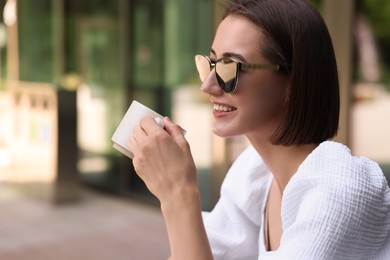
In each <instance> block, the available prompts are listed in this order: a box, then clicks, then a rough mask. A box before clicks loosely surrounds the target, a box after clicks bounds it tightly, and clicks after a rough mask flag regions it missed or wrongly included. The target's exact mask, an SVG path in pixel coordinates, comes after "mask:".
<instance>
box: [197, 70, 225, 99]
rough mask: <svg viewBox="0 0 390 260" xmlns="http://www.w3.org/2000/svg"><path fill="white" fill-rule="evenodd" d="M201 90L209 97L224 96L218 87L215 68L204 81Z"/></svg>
mask: <svg viewBox="0 0 390 260" xmlns="http://www.w3.org/2000/svg"><path fill="white" fill-rule="evenodd" d="M200 90H201V91H202V92H204V93H206V94H209V95H222V94H223V91H222V89H221V87H220V86H219V85H218V82H217V77H216V76H215V68H214V69H212V70H211V71H210V73H209V75H208V76H207V78H206V79H205V80H204V81H203V83H202V86H201V87H200Z"/></svg>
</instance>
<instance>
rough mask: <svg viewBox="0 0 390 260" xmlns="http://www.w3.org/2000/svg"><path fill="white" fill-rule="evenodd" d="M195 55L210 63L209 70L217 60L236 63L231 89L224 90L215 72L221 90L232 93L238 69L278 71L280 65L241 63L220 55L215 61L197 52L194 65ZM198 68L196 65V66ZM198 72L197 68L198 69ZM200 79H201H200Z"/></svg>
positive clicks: (213, 67)
mask: <svg viewBox="0 0 390 260" xmlns="http://www.w3.org/2000/svg"><path fill="white" fill-rule="evenodd" d="M197 56H202V57H204V58H205V59H206V60H207V61H208V62H209V65H210V72H211V71H212V70H213V69H215V68H216V65H217V63H218V62H221V61H223V60H229V61H231V62H234V63H235V64H236V67H237V69H236V75H235V84H234V87H233V88H232V90H231V91H226V90H225V89H224V87H223V86H221V83H220V80H222V79H221V78H220V76H219V75H218V74H217V72H215V76H216V78H217V82H218V85H219V87H220V88H221V89H222V91H223V92H224V93H228V94H230V93H233V92H234V91H235V90H236V88H237V84H238V76H239V72H240V71H245V70H273V71H279V70H280V65H278V64H253V63H252V64H251V63H243V62H239V61H237V60H235V59H233V58H230V57H222V58H219V59H218V60H216V61H215V62H213V61H212V60H211V59H210V57H209V56H207V55H204V54H197V55H195V65H196V57H197ZM196 67H197V68H198V66H196ZM198 72H199V70H198ZM201 80H202V79H201ZM202 82H203V80H202Z"/></svg>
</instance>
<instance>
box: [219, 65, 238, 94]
mask: <svg viewBox="0 0 390 260" xmlns="http://www.w3.org/2000/svg"><path fill="white" fill-rule="evenodd" d="M216 75H217V81H218V84H219V86H220V87H221V88H222V89H223V91H224V92H226V93H231V92H233V91H234V89H235V87H236V83H237V63H235V62H234V61H233V60H231V59H222V60H220V61H219V62H218V63H217V65H216Z"/></svg>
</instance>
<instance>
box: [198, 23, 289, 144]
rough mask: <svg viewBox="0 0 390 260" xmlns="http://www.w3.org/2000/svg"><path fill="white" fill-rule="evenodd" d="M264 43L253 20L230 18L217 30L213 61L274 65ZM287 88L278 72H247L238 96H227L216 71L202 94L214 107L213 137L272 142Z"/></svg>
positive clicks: (204, 86)
mask: <svg viewBox="0 0 390 260" xmlns="http://www.w3.org/2000/svg"><path fill="white" fill-rule="evenodd" d="M263 41H264V35H263V33H262V32H261V30H260V29H259V27H257V26H256V25H255V24H253V23H252V22H251V21H250V20H248V19H246V18H244V17H240V16H228V17H226V18H225V19H224V20H223V21H222V22H221V24H220V25H219V27H218V30H217V32H216V35H215V38H214V42H213V45H212V48H211V53H210V58H211V59H213V60H216V59H219V58H222V57H231V58H233V59H235V60H237V61H239V62H242V63H254V64H271V62H270V61H269V60H266V59H265V58H264V57H263V56H262V54H261V52H260V48H261V46H262V44H263ZM288 84H289V80H288V77H287V76H285V75H282V74H280V73H278V72H276V71H269V70H268V71H267V70H247V71H241V72H240V74H239V77H238V84H237V88H236V90H235V92H234V93H232V94H226V93H224V92H223V91H222V90H221V88H220V87H219V86H218V82H217V80H216V77H215V71H214V70H213V71H212V72H211V73H210V75H209V76H208V77H207V78H206V79H205V80H204V82H203V84H202V87H201V90H202V91H203V92H205V93H207V94H209V96H210V101H211V102H212V103H213V104H214V106H213V108H214V109H213V115H214V123H213V131H214V133H215V134H216V135H218V136H221V137H230V136H237V135H247V136H248V137H251V136H256V137H257V138H261V139H263V140H269V137H270V136H271V135H272V134H273V133H274V131H275V130H276V128H277V126H278V125H279V122H280V119H281V113H282V109H283V106H284V105H285V103H286V99H287V98H286V97H287V90H288ZM226 110H227V111H226Z"/></svg>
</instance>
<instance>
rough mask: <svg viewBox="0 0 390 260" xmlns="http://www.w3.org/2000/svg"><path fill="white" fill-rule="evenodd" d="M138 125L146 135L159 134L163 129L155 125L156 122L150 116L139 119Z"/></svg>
mask: <svg viewBox="0 0 390 260" xmlns="http://www.w3.org/2000/svg"><path fill="white" fill-rule="evenodd" d="M139 125H140V127H141V128H142V130H143V131H145V133H146V135H150V134H151V133H155V132H159V131H161V130H162V129H163V128H161V126H159V125H158V124H157V122H156V120H155V119H154V118H153V117H150V116H147V117H143V118H141V120H140V122H139Z"/></svg>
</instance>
